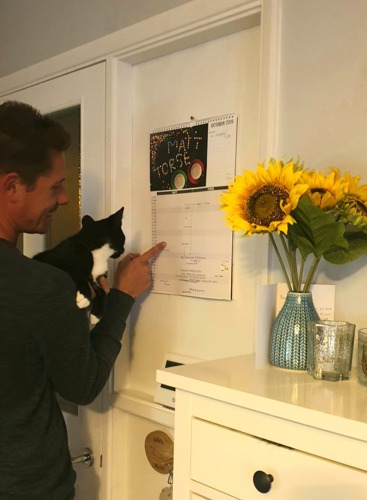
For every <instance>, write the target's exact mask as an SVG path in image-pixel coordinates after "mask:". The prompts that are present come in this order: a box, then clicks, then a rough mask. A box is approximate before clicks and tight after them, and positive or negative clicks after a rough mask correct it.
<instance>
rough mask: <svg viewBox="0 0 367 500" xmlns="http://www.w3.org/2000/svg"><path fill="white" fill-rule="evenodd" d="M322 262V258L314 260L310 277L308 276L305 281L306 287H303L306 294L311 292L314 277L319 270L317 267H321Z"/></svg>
mask: <svg viewBox="0 0 367 500" xmlns="http://www.w3.org/2000/svg"><path fill="white" fill-rule="evenodd" d="M320 260H321V257H315V258H314V260H313V262H312V264H311V267H310V270H309V271H308V275H307V278H306V281H305V286H304V287H303V291H304V292H309V291H310V286H311V283H312V280H313V279H314V276H315V273H316V270H317V266H318V265H319V262H320Z"/></svg>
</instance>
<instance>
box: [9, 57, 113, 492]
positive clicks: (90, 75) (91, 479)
mask: <svg viewBox="0 0 367 500" xmlns="http://www.w3.org/2000/svg"><path fill="white" fill-rule="evenodd" d="M6 100H17V101H22V102H26V103H28V104H31V105H32V106H34V107H36V108H37V109H39V110H40V111H41V112H42V113H58V112H61V111H63V110H68V109H72V108H75V107H76V108H79V112H80V117H81V119H80V212H81V215H84V214H86V213H88V214H90V215H92V216H93V217H96V218H101V217H104V216H105V185H106V179H105V64H104V63H100V64H97V65H94V66H91V67H88V68H85V69H82V70H80V71H75V72H73V73H69V74H67V75H64V76H60V77H59V78H55V79H53V80H50V81H47V82H44V83H40V84H38V85H35V86H32V87H29V88H26V89H23V90H20V91H17V92H14V93H12V94H10V95H7V96H6V97H1V98H0V102H3V101H6ZM44 245H45V238H44V237H43V236H40V235H25V237H24V246H23V249H24V253H25V254H27V255H29V256H32V255H34V254H35V253H37V252H38V251H41V250H42V249H43V248H44ZM75 410H76V411H77V414H75V413H76V412H75V411H74V414H73V413H69V412H64V416H65V420H66V422H67V427H68V433H69V443H70V451H71V454H72V455H73V456H77V455H80V454H81V453H82V451H83V450H84V449H85V448H91V449H92V451H93V454H94V456H95V462H94V465H93V466H92V467H90V468H88V467H86V466H85V465H83V464H79V465H77V466H75V470H76V472H77V475H78V479H77V500H95V499H97V498H99V490H100V479H101V473H100V456H101V454H102V435H103V432H102V415H103V414H102V397H99V398H97V400H96V401H95V402H94V403H93V404H92V405H90V406H89V407H85V408H83V407H80V406H79V407H78V408H75ZM45 474H47V471H45Z"/></svg>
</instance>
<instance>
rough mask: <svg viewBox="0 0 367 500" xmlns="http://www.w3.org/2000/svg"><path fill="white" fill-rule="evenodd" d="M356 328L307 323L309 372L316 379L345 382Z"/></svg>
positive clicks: (341, 323) (336, 323) (335, 323)
mask: <svg viewBox="0 0 367 500" xmlns="http://www.w3.org/2000/svg"><path fill="white" fill-rule="evenodd" d="M354 332H355V325H353V324H352V323H348V322H347V321H329V320H318V321H309V322H308V324H307V341H308V371H309V373H310V374H311V375H312V376H313V377H314V378H315V379H322V380H329V381H330V382H337V381H338V380H348V379H349V378H350V373H351V368H352V356H353V346H354Z"/></svg>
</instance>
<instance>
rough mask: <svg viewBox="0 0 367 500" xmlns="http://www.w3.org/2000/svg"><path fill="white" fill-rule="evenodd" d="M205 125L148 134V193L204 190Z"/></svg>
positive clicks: (206, 128) (206, 144)
mask: <svg viewBox="0 0 367 500" xmlns="http://www.w3.org/2000/svg"><path fill="white" fill-rule="evenodd" d="M207 158H208V123H204V124H197V125H194V126H184V127H180V128H175V129H172V130H163V131H158V132H154V133H152V134H150V190H151V191H164V190H181V189H188V188H198V187H205V186H206V174H207Z"/></svg>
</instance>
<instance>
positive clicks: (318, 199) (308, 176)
mask: <svg viewBox="0 0 367 500" xmlns="http://www.w3.org/2000/svg"><path fill="white" fill-rule="evenodd" d="M330 170H331V171H330V173H329V174H328V175H325V174H324V172H316V171H314V170H312V171H310V170H304V171H303V172H302V177H301V182H304V183H305V184H308V186H309V189H308V191H307V194H308V196H309V197H310V198H311V201H312V203H313V205H314V206H316V207H320V208H322V209H328V208H332V207H334V206H335V205H336V204H337V203H338V202H339V201H340V200H341V199H342V198H343V196H344V192H345V190H346V187H345V182H346V181H345V179H344V177H343V178H342V177H340V174H339V171H338V170H337V169H336V168H332V169H330Z"/></svg>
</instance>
